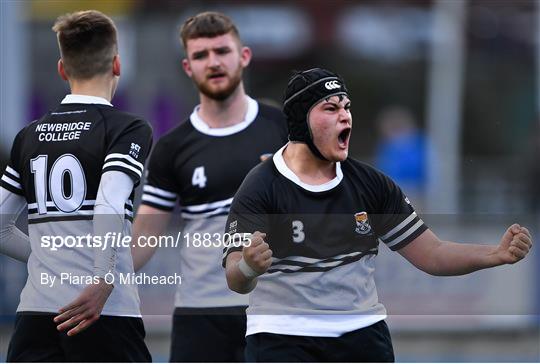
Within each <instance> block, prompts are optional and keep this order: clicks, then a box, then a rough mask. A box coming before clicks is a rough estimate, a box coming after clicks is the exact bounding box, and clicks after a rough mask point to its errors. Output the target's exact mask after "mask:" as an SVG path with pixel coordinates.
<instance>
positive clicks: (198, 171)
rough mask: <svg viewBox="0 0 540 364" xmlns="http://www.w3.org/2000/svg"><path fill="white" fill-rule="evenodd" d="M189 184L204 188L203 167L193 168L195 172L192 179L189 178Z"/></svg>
mask: <svg viewBox="0 0 540 364" xmlns="http://www.w3.org/2000/svg"><path fill="white" fill-rule="evenodd" d="M191 184H193V186H199V188H204V187H206V176H205V174H204V166H201V167H197V168H195V170H194V171H193V177H191Z"/></svg>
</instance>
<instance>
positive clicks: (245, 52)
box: [240, 47, 251, 67]
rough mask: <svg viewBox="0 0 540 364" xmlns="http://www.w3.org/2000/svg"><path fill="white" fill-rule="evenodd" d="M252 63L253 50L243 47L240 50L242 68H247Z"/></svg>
mask: <svg viewBox="0 0 540 364" xmlns="http://www.w3.org/2000/svg"><path fill="white" fill-rule="evenodd" d="M249 62H251V48H249V47H242V48H241V49H240V63H241V65H242V67H247V66H248V65H249Z"/></svg>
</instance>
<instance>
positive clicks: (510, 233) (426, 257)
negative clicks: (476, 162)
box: [398, 224, 532, 276]
mask: <svg viewBox="0 0 540 364" xmlns="http://www.w3.org/2000/svg"><path fill="white" fill-rule="evenodd" d="M531 247H532V238H531V234H530V233H529V231H528V230H527V228H525V227H521V226H520V225H518V224H513V225H512V226H510V227H509V228H508V229H507V230H506V232H505V233H504V234H503V236H502V238H501V240H500V242H499V244H498V245H482V244H463V243H454V242H450V241H441V240H440V239H439V238H438V237H437V236H436V235H435V234H434V233H433V232H432V231H431V230H429V229H428V230H426V231H424V232H423V233H422V234H421V235H419V236H418V237H417V238H416V239H414V240H413V241H412V242H411V243H409V244H408V245H406V246H405V247H403V248H402V249H400V250H398V252H399V253H400V254H401V255H402V256H403V257H405V259H407V260H408V261H409V262H411V263H412V264H413V265H414V266H415V267H417V268H418V269H420V270H422V271H424V272H426V273H428V274H431V275H435V276H457V275H463V274H468V273H471V272H474V271H477V270H480V269H485V268H490V267H495V266H499V265H503V264H514V263H516V262H518V261H520V260H521V259H523V258H525V256H526V255H527V253H528V252H529V250H530V249H531Z"/></svg>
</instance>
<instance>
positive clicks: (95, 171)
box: [0, 95, 152, 224]
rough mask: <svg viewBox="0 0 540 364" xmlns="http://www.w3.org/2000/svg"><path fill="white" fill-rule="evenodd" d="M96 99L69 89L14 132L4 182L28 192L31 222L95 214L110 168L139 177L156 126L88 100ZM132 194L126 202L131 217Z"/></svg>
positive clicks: (11, 188)
mask: <svg viewBox="0 0 540 364" xmlns="http://www.w3.org/2000/svg"><path fill="white" fill-rule="evenodd" d="M93 99H94V98H93V97H89V96H80V95H68V97H66V99H65V100H64V102H62V104H60V105H59V106H58V108H57V109H55V110H53V111H51V112H49V113H47V114H45V115H44V116H43V117H41V118H40V119H38V120H36V121H34V122H32V123H31V124H29V125H28V126H26V127H25V128H24V129H22V130H21V131H20V132H19V133H18V135H17V136H16V138H15V140H14V142H13V147H12V150H11V159H10V162H9V165H8V166H7V168H6V171H5V173H4V175H3V176H2V179H1V180H0V185H1V186H2V187H4V188H6V189H7V190H9V191H11V192H13V193H16V194H19V195H22V196H24V197H25V198H26V201H27V203H28V214H29V216H28V222H29V223H30V224H34V223H40V222H47V221H65V220H91V219H92V211H93V205H94V201H95V199H96V195H97V190H98V187H99V182H100V180H101V175H102V174H103V173H104V172H106V171H113V170H114V171H121V172H124V173H126V174H128V175H129V176H130V177H131V178H132V179H133V181H134V182H135V185H137V184H138V183H139V181H140V178H141V177H142V173H143V169H144V163H145V160H146V157H147V156H148V154H149V151H150V148H151V145H152V128H151V127H150V125H149V124H148V122H146V121H145V120H143V119H141V118H140V117H138V116H135V115H132V114H128V113H125V112H122V111H119V110H117V109H115V108H114V107H112V105H110V104H109V105H107V104H98V103H84V100H93ZM97 99H99V98H97ZM66 100H67V101H66ZM78 100H83V101H81V102H77V101H78ZM132 199H133V195H132V196H131V198H130V201H129V203H128V204H126V210H127V211H126V212H129V214H127V215H126V217H127V218H128V219H130V220H131V219H132V216H133V215H132V211H133V206H132V203H131V200H132Z"/></svg>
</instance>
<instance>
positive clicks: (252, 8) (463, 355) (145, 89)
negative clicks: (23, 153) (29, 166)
mask: <svg viewBox="0 0 540 364" xmlns="http://www.w3.org/2000/svg"><path fill="white" fill-rule="evenodd" d="M0 1H1V8H0V27H1V34H0V36H1V47H2V52H1V55H0V62H1V64H0V72H1V77H0V80H1V92H0V102H1V105H0V167H2V170H3V168H4V167H5V165H6V163H7V156H8V155H9V150H10V147H11V143H12V140H13V138H14V136H15V134H16V133H17V132H18V131H19V130H20V129H21V128H22V127H23V126H25V125H26V124H27V123H29V122H30V121H32V120H34V119H35V118H38V117H39V116H41V115H42V114H43V113H45V112H47V111H48V110H49V109H51V108H54V107H55V106H56V104H57V103H58V102H59V101H61V99H62V98H63V97H64V95H65V94H66V93H68V89H67V84H66V83H64V82H63V81H62V80H61V79H60V78H59V77H58V76H57V74H56V63H57V61H58V58H59V55H58V49H57V44H56V37H55V34H54V33H53V32H52V30H51V27H52V24H53V23H54V20H55V19H56V17H57V16H58V15H61V14H64V13H66V12H71V11H75V10H83V9H97V10H100V11H103V12H105V13H106V14H108V15H110V16H112V17H113V18H114V20H115V22H116V24H117V26H118V28H119V34H120V38H119V41H120V54H121V57H122V65H123V69H122V71H123V72H122V78H121V81H120V86H119V89H118V91H117V94H116V96H115V98H114V99H113V101H112V103H113V104H114V105H115V106H116V107H118V108H120V109H123V110H126V111H130V112H133V113H136V114H140V115H142V116H144V117H145V118H146V119H147V120H149V121H150V122H151V123H152V124H153V127H154V133H155V138H156V140H157V138H159V136H160V135H163V134H164V133H165V132H166V131H168V130H169V129H171V128H173V127H174V126H176V125H178V123H180V122H181V121H183V120H185V119H186V118H187V116H189V114H190V113H191V111H192V110H193V108H194V106H195V105H196V104H197V103H198V101H197V92H196V89H195V88H194V86H193V85H192V83H191V81H190V79H189V78H188V77H187V76H186V75H185V74H184V73H183V71H182V68H181V59H182V57H183V50H182V47H181V45H180V42H179V35H178V29H179V26H180V25H181V24H182V22H183V21H184V20H185V19H186V18H187V17H189V16H191V15H194V14H196V13H198V12H201V11H205V10H217V11H222V12H224V13H226V14H227V15H229V16H230V17H232V19H233V20H234V21H235V22H236V24H237V26H238V28H239V30H240V35H241V37H242V39H243V41H244V43H245V44H246V45H248V46H250V47H251V48H252V50H253V54H254V57H253V60H252V63H251V65H250V66H249V68H248V69H247V70H246V72H245V77H244V79H245V85H246V89H247V91H248V93H249V94H250V95H251V96H252V97H254V98H257V99H264V100H266V101H267V102H277V103H280V102H281V97H282V93H283V90H284V88H285V85H286V82H287V79H288V77H289V76H290V74H291V71H292V70H294V69H305V68H312V67H316V66H320V67H326V68H329V69H331V70H334V71H336V72H338V73H340V74H341V75H342V76H343V77H344V78H345V80H346V82H347V86H348V88H349V91H350V94H351V99H352V114H353V120H354V128H353V135H352V141H351V151H350V154H351V156H352V157H354V158H357V159H360V160H363V161H366V162H368V163H371V164H374V165H375V166H376V167H378V168H380V169H381V170H383V171H384V172H386V173H387V174H389V175H390V176H392V177H393V178H394V179H395V180H396V181H397V182H398V184H400V185H401V186H402V188H403V189H404V190H405V192H406V193H407V195H408V196H409V197H410V199H411V200H412V201H413V204H414V205H415V206H416V208H417V210H418V211H419V212H420V214H421V215H422V217H423V219H424V220H425V221H426V222H427V223H428V225H430V227H432V228H433V230H434V231H435V232H436V233H437V234H438V235H439V236H440V237H441V238H443V239H451V240H456V241H471V242H486V243H496V242H498V241H499V239H500V236H501V235H502V233H503V232H504V230H505V229H506V227H507V226H509V225H510V224H511V223H513V222H519V223H521V224H523V225H526V226H528V227H530V230H531V231H533V234H535V233H536V236H538V233H539V229H538V227H539V223H540V218H539V217H538V216H539V212H540V113H539V111H540V93H539V87H540V2H538V1H535V0H469V1H465V0H362V1H360V0H359V1H353V0H350V1H345V0H327V1H324V0H321V1H319V0H310V1H308V0H304V1H301V0H296V1H294V0H289V1H264V0H257V1H256V0H250V1H249V0H245V1H240V0H238V1H224V0H222V1H187V0H186V1H180V0H178V1H165V0H146V1H143V0H125V1H118V0H111V1H96V0H93V1H83V0H72V1H60V0H54V1H52V0H51V1H47V0H41V1H39V0H36V1H14V0H13V1H12V0H0ZM537 243H538V242H537ZM162 250H164V249H162ZM535 250H538V248H536V249H535ZM533 253H534V252H533ZM176 258H177V257H176V256H175V255H174V254H169V253H167V252H164V251H162V252H159V253H158V255H157V256H156V257H154V258H153V260H152V261H151V263H150V264H149V266H148V268H146V269H147V271H148V272H151V271H156V272H160V274H163V273H165V271H168V272H174V271H175V264H177V259H176ZM377 269H378V272H377V284H378V290H379V295H380V298H381V301H382V302H383V303H384V304H385V305H386V307H387V308H388V310H389V313H390V317H389V319H388V321H389V325H390V328H391V331H392V335H393V337H394V345H395V350H396V358H397V360H398V361H454V362H457V361H474V362H480V361H489V362H497V361H505V362H513V361H521V362H527V361H535V362H538V361H540V328H539V326H540V320H539V316H540V315H539V313H540V285H539V280H538V278H537V277H538V276H539V275H540V254H535V253H534V254H532V255H530V256H529V257H528V258H527V259H526V260H525V261H524V262H522V263H520V264H518V265H516V266H512V267H499V268H495V269H492V270H489V271H483V272H478V273H474V274H472V275H470V276H467V277H458V278H435V277H428V276H426V275H425V274H423V273H422V272H419V271H417V270H415V269H414V268H412V267H411V266H410V265H409V264H408V263H407V262H406V261H405V260H404V259H402V258H401V257H400V256H399V255H397V254H392V253H391V252H389V251H388V249H385V248H381V252H380V257H379V258H378V268H377ZM25 279H26V267H25V266H23V265H22V264H20V263H18V262H15V261H13V260H10V259H9V258H6V257H0V315H1V316H0V317H1V319H0V360H5V353H6V350H7V345H8V342H9V336H10V333H11V330H12V323H13V313H14V312H15V309H16V306H17V304H18V299H19V293H20V290H21V288H22V286H23V285H24V282H25ZM173 294H174V287H168V288H167V289H165V288H163V287H161V288H156V287H148V286H145V287H141V299H142V302H143V312H144V313H145V315H144V320H145V324H146V326H147V334H148V336H147V338H148V344H149V346H150V348H151V351H152V354H153V356H154V360H156V361H166V360H167V358H168V345H169V337H168V335H169V332H170V331H169V330H170V314H171V313H172V311H173V307H172V297H173ZM209 345H210V346H211V343H209Z"/></svg>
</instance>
